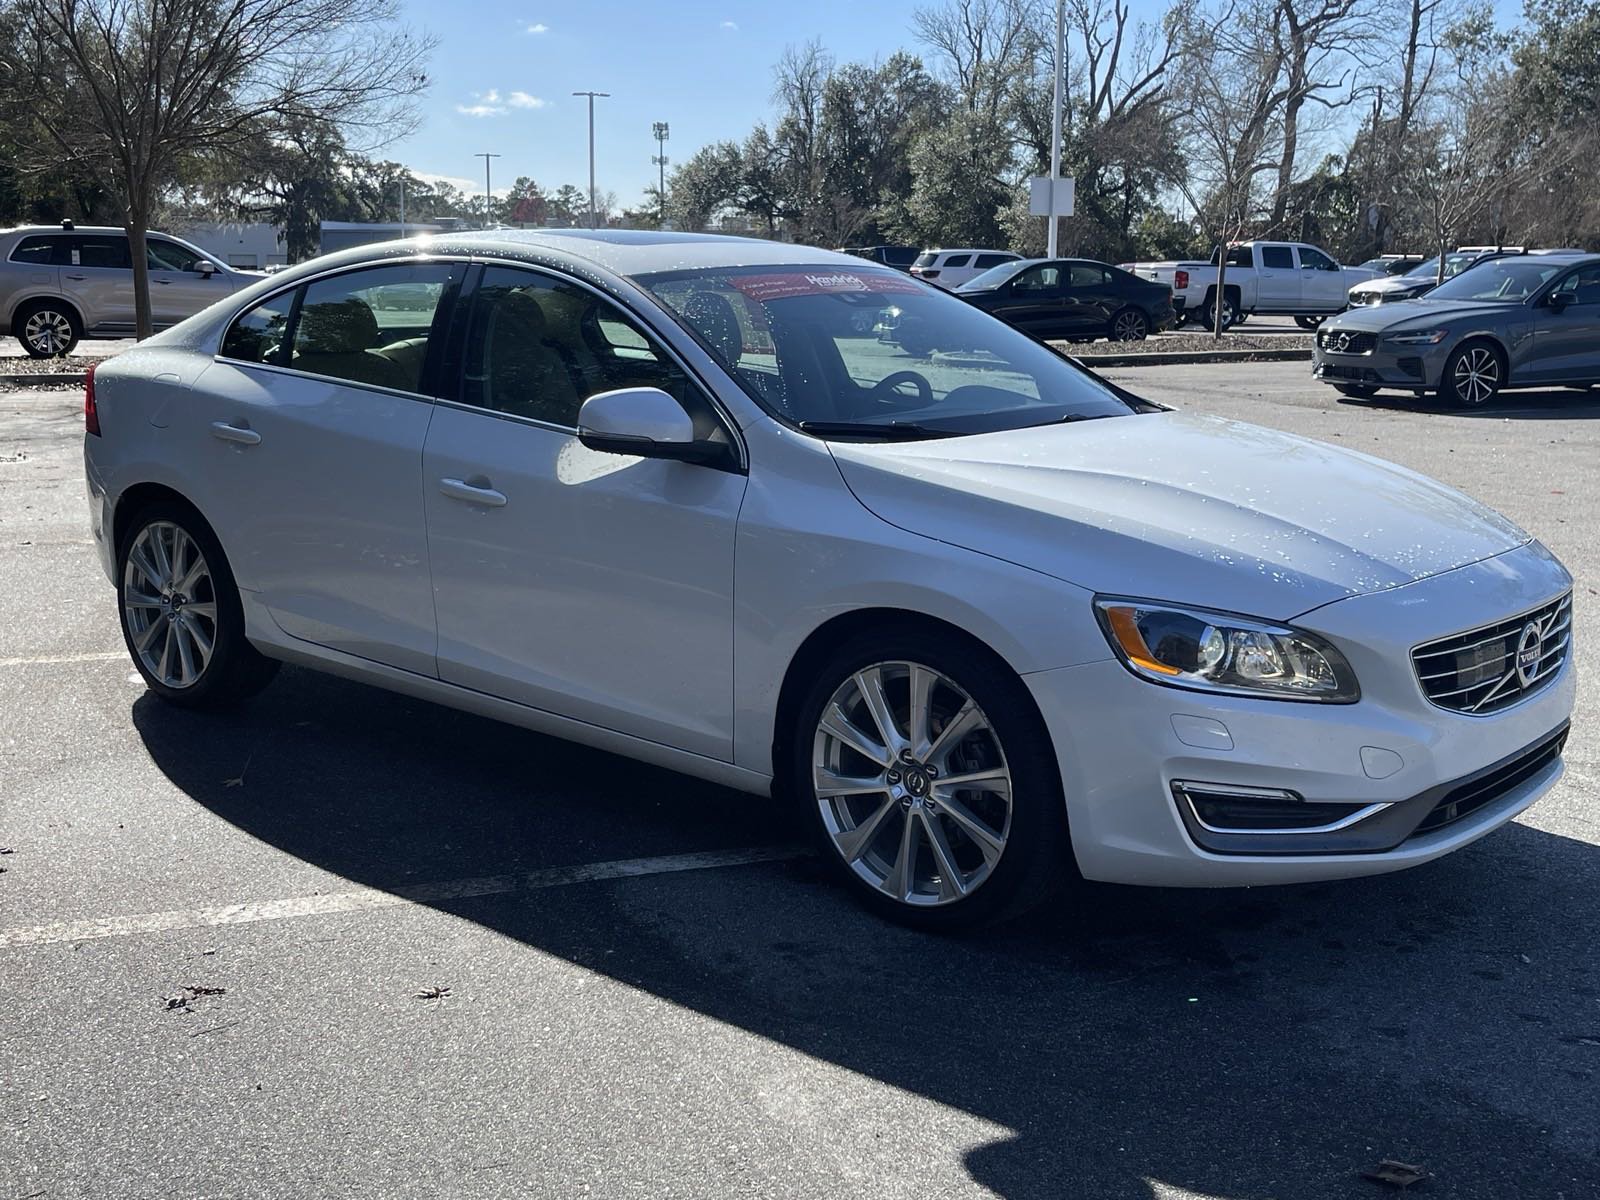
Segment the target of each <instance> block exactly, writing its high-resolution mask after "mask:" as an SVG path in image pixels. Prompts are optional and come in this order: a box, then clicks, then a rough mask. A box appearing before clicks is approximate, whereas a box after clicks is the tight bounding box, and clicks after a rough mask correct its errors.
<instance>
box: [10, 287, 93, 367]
mask: <svg viewBox="0 0 1600 1200" xmlns="http://www.w3.org/2000/svg"><path fill="white" fill-rule="evenodd" d="M11 334H12V336H13V337H15V338H16V339H17V341H19V342H21V343H22V348H23V349H24V350H25V351H27V353H28V357H30V358H60V357H62V356H63V355H66V354H70V353H71V352H72V348H73V347H74V346H76V345H77V344H78V343H79V342H80V341H81V340H82V339H83V322H82V321H81V320H79V318H78V314H77V313H76V312H75V311H73V309H72V306H71V305H69V304H61V303H58V302H56V301H54V300H31V301H29V302H28V303H27V304H24V305H22V306H21V307H20V308H18V309H17V311H16V312H15V313H14V314H13V315H12V318H11Z"/></svg>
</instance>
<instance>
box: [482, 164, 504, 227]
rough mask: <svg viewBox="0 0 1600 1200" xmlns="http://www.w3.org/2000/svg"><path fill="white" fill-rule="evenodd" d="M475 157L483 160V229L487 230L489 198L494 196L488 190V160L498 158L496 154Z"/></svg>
mask: <svg viewBox="0 0 1600 1200" xmlns="http://www.w3.org/2000/svg"><path fill="white" fill-rule="evenodd" d="M477 157H478V158H481V159H483V227H484V228H485V229H487V228H489V204H490V197H491V196H492V195H493V194H494V193H493V192H492V191H491V190H490V188H489V160H490V159H492V158H499V157H500V156H499V155H498V154H479V155H477Z"/></svg>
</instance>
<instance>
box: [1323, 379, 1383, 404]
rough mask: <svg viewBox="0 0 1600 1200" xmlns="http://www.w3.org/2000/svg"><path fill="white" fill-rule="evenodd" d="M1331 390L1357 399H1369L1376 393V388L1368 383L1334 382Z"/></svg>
mask: <svg viewBox="0 0 1600 1200" xmlns="http://www.w3.org/2000/svg"><path fill="white" fill-rule="evenodd" d="M1333 390H1334V391H1336V392H1338V393H1339V394H1340V395H1341V396H1353V397H1355V398H1356V399H1357V400H1370V399H1372V397H1374V396H1376V395H1377V394H1378V389H1377V388H1375V387H1373V386H1372V385H1371V384H1370V383H1336V384H1334V385H1333Z"/></svg>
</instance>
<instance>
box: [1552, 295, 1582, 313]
mask: <svg viewBox="0 0 1600 1200" xmlns="http://www.w3.org/2000/svg"><path fill="white" fill-rule="evenodd" d="M1574 299H1576V295H1575V294H1574V293H1572V292H1551V293H1550V298H1549V299H1548V300H1547V301H1545V303H1547V304H1549V305H1550V307H1551V308H1553V309H1555V310H1556V311H1557V312H1560V311H1561V310H1562V309H1564V308H1566V307H1567V305H1569V304H1571V303H1572V302H1573V300H1574Z"/></svg>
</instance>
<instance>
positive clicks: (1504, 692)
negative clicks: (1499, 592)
mask: <svg viewBox="0 0 1600 1200" xmlns="http://www.w3.org/2000/svg"><path fill="white" fill-rule="evenodd" d="M1571 650H1572V593H1571V592H1568V593H1567V594H1566V595H1565V596H1562V597H1561V598H1560V599H1559V600H1555V601H1552V602H1551V603H1549V604H1546V605H1545V606H1544V607H1543V608H1538V609H1535V610H1534V611H1533V612H1530V613H1524V614H1522V615H1521V616H1518V617H1510V618H1507V619H1506V620H1504V621H1500V622H1498V623H1497V624H1494V625H1485V626H1484V627H1483V628H1481V629H1474V630H1471V631H1470V632H1468V633H1458V634H1456V635H1454V636H1452V637H1447V638H1440V639H1439V640H1438V641H1434V642H1428V643H1426V644H1425V645H1421V646H1418V647H1417V648H1416V649H1415V650H1413V651H1412V652H1411V661H1412V662H1413V663H1414V664H1415V666H1416V669H1417V680H1418V681H1419V682H1420V683H1421V684H1422V691H1423V693H1424V694H1425V695H1426V696H1427V697H1428V699H1429V700H1431V701H1432V702H1433V703H1434V704H1437V705H1438V706H1439V707H1440V708H1448V709H1450V710H1451V711H1453V712H1462V713H1473V714H1477V715H1482V714H1484V713H1492V712H1496V711H1498V710H1500V709H1502V708H1506V707H1508V706H1510V705H1512V704H1515V703H1516V702H1517V701H1519V700H1521V699H1522V698H1523V697H1524V696H1527V695H1528V694H1529V693H1531V692H1535V691H1537V690H1538V689H1540V688H1542V687H1544V686H1545V684H1547V683H1549V682H1550V680H1552V679H1553V678H1555V675H1556V672H1557V671H1559V670H1560V669H1561V665H1562V664H1563V663H1564V662H1566V661H1567V657H1568V655H1569V654H1570V653H1571Z"/></svg>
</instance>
